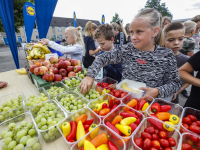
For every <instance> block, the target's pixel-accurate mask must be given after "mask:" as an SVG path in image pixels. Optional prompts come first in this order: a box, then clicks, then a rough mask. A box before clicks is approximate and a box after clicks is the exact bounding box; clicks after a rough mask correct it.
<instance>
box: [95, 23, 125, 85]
mask: <svg viewBox="0 0 200 150" xmlns="http://www.w3.org/2000/svg"><path fill="white" fill-rule="evenodd" d="M94 38H95V39H97V41H98V43H99V44H100V47H101V49H102V51H106V52H107V51H112V50H114V49H115V48H114V45H113V42H114V30H113V27H112V25H109V24H103V25H101V26H99V27H98V28H97V30H96V33H95V34H94ZM106 52H104V53H106ZM98 57H101V55H99V56H98ZM122 70H123V69H122V63H119V64H114V65H107V66H105V67H104V69H103V73H104V76H106V77H110V78H112V79H114V80H117V81H118V82H120V81H121V79H122Z"/></svg>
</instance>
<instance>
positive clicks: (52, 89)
mask: <svg viewBox="0 0 200 150" xmlns="http://www.w3.org/2000/svg"><path fill="white" fill-rule="evenodd" d="M64 90H65V89H64V88H62V87H57V86H51V87H50V88H49V89H48V90H46V91H47V93H48V94H49V95H51V98H52V99H55V97H56V96H57V95H58V94H60V93H62V92H64Z"/></svg>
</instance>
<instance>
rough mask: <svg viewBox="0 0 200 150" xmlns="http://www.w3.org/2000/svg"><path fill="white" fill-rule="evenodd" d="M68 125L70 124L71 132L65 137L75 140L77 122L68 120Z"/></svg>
mask: <svg viewBox="0 0 200 150" xmlns="http://www.w3.org/2000/svg"><path fill="white" fill-rule="evenodd" d="M70 125H71V132H70V134H68V135H67V137H66V139H67V141H71V140H76V128H77V124H76V122H74V121H70Z"/></svg>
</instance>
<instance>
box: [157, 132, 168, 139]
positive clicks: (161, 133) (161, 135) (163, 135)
mask: <svg viewBox="0 0 200 150" xmlns="http://www.w3.org/2000/svg"><path fill="white" fill-rule="evenodd" d="M159 137H160V138H162V139H166V138H167V137H168V135H167V132H165V131H160V132H159Z"/></svg>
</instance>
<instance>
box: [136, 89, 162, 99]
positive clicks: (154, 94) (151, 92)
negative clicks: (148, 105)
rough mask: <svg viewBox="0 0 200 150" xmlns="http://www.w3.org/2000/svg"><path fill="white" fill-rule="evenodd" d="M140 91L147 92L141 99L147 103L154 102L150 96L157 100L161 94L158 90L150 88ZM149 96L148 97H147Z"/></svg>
mask: <svg viewBox="0 0 200 150" xmlns="http://www.w3.org/2000/svg"><path fill="white" fill-rule="evenodd" d="M139 89H140V90H143V91H146V94H145V95H144V96H143V97H142V98H141V99H145V100H147V101H152V99H151V98H150V97H148V96H151V97H153V98H156V97H157V96H158V94H159V90H158V89H157V88H148V87H141V88H139ZM147 95H148V96H147Z"/></svg>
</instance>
